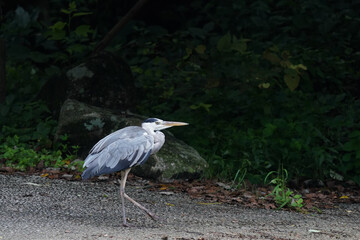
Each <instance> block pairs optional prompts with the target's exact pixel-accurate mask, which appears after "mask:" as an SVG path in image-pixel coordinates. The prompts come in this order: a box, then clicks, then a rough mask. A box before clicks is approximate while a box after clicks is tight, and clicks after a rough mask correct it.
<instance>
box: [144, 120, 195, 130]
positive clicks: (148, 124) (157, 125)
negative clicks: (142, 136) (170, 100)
mask: <svg viewBox="0 0 360 240" xmlns="http://www.w3.org/2000/svg"><path fill="white" fill-rule="evenodd" d="M185 125H188V123H184V122H170V121H164V120H161V119H158V118H148V119H146V120H145V121H144V122H143V123H142V124H141V126H142V127H143V128H147V129H151V130H153V131H159V130H163V129H165V128H169V127H174V126H185Z"/></svg>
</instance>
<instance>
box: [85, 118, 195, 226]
mask: <svg viewBox="0 0 360 240" xmlns="http://www.w3.org/2000/svg"><path fill="white" fill-rule="evenodd" d="M185 125H188V123H185V122H173V121H164V120H161V119H159V118H148V119H146V120H145V121H144V122H143V123H142V124H141V127H140V126H129V127H125V128H122V129H120V130H117V131H115V132H113V133H111V134H109V135H107V136H105V137H104V138H102V139H101V140H99V141H98V142H97V143H96V144H95V145H94V146H93V147H92V148H91V150H90V151H89V154H88V156H87V157H86V159H85V161H84V165H83V167H84V168H85V170H84V171H83V173H82V175H81V177H82V179H84V180H86V179H89V178H92V177H94V176H99V175H102V174H110V173H114V172H119V171H120V172H121V180H119V183H120V198H121V205H122V217H123V225H124V226H125V227H129V226H130V225H129V224H128V222H127V220H126V213H125V204H124V198H126V199H128V200H129V201H130V202H132V203H133V204H134V205H135V206H137V207H139V208H140V209H142V210H143V211H144V212H145V213H146V214H147V215H148V216H149V217H151V218H152V219H153V220H154V221H156V220H158V217H157V216H155V214H154V213H152V212H151V211H149V210H148V209H146V208H145V207H143V206H142V205H141V204H140V203H138V202H136V201H135V200H134V199H132V198H130V197H129V196H128V195H127V194H126V193H125V184H126V179H127V176H128V174H129V172H130V170H131V168H132V167H135V166H137V165H141V164H144V163H145V162H146V160H147V159H148V158H149V157H150V155H153V154H155V153H157V152H158V151H159V150H160V149H161V147H162V146H163V145H164V143H165V135H164V133H162V132H161V131H160V130H164V129H166V128H170V127H173V126H185Z"/></svg>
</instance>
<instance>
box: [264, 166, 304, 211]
mask: <svg viewBox="0 0 360 240" xmlns="http://www.w3.org/2000/svg"><path fill="white" fill-rule="evenodd" d="M273 174H276V175H277V176H276V177H274V178H273V179H271V180H270V182H269V184H273V185H275V187H274V189H273V191H272V192H271V194H270V195H271V196H273V197H274V198H275V203H276V204H277V206H278V209H281V208H283V207H291V208H296V209H301V208H302V207H303V202H304V200H303V199H302V197H301V195H299V194H295V195H294V192H293V191H291V190H290V189H289V188H288V187H287V186H286V182H287V178H288V172H287V171H286V169H282V170H281V171H280V172H276V171H271V172H269V173H268V174H267V175H266V177H265V180H264V183H265V184H266V183H267V180H268V178H269V177H270V176H271V175H273Z"/></svg>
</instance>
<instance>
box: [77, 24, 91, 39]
mask: <svg viewBox="0 0 360 240" xmlns="http://www.w3.org/2000/svg"><path fill="white" fill-rule="evenodd" d="M74 32H75V34H76V35H78V36H79V37H87V35H88V34H89V33H91V32H92V30H91V29H90V25H80V26H78V27H77V28H76V29H75V31H74Z"/></svg>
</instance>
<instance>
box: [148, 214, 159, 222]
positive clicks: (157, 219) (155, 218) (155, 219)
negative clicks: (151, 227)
mask: <svg viewBox="0 0 360 240" xmlns="http://www.w3.org/2000/svg"><path fill="white" fill-rule="evenodd" d="M146 214H147V215H148V216H149V217H151V219H152V220H154V221H155V222H158V221H160V220H161V219H160V218H159V217H158V216H156V215H155V214H154V213H152V212H150V211H146Z"/></svg>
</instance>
